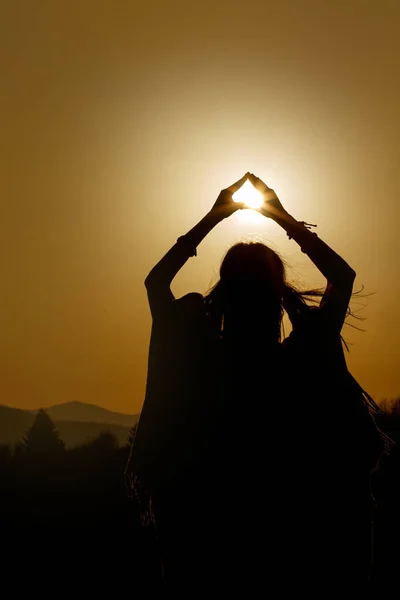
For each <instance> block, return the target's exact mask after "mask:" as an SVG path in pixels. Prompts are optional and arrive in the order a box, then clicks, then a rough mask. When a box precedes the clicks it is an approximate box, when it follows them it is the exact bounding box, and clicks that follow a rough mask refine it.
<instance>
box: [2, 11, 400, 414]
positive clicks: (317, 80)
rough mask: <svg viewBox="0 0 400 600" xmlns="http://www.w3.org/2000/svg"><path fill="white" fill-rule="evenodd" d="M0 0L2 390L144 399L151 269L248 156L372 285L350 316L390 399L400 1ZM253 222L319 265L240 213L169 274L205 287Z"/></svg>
mask: <svg viewBox="0 0 400 600" xmlns="http://www.w3.org/2000/svg"><path fill="white" fill-rule="evenodd" d="M7 4H8V5H7V6H3V8H2V19H1V24H0V37H1V40H2V52H1V57H0V61H1V73H2V77H1V80H2V81H1V107H0V114H1V119H2V121H3V122H2V124H1V131H2V133H1V166H2V171H3V173H2V178H1V181H2V194H1V208H0V214H1V220H0V227H1V235H0V247H1V253H0V258H1V274H2V282H3V293H2V294H1V298H0V303H1V311H0V319H1V320H0V327H1V341H0V386H1V397H0V403H3V404H8V405H10V406H16V407H22V408H36V407H38V406H44V407H45V406H48V405H51V404H56V403H59V402H66V401H69V400H80V401H83V402H92V403H96V404H99V405H101V406H104V407H105V408H109V409H111V410H116V411H122V412H138V411H139V410H140V408H141V405H142V402H143V394H144V387H145V378H146V361H147V350H148V341H149V333H150V315H149V311H148V308H147V300H146V295H145V289H144V286H143V280H144V278H145V275H146V274H147V272H148V271H149V270H150V268H151V267H152V266H153V264H154V263H155V262H156V261H157V260H158V259H159V258H160V257H161V255H162V254H163V253H164V252H165V251H166V250H167V249H168V247H169V246H170V245H172V243H173V242H174V241H175V239H176V238H177V237H178V236H179V235H181V234H183V233H185V232H186V231H187V230H188V229H190V228H191V227H192V226H193V225H194V224H195V222H197V221H198V220H199V219H200V218H201V217H202V216H203V215H204V214H205V213H206V212H207V211H208V210H209V208H210V207H211V205H212V203H213V202H214V200H215V198H216V196H217V194H218V192H219V190H220V189H221V188H222V187H225V186H227V185H229V184H230V183H232V181H234V180H236V179H238V178H239V177H240V176H241V175H242V174H243V173H244V172H245V171H247V170H250V171H253V172H255V173H256V174H258V175H259V176H260V177H262V178H264V179H265V180H266V181H267V182H268V183H269V185H270V186H271V187H274V188H275V189H276V190H277V192H278V194H279V195H280V197H281V200H282V202H283V204H284V206H285V207H286V208H287V209H288V210H289V211H290V212H291V213H292V214H293V215H294V216H295V217H296V218H298V219H299V220H307V221H309V222H312V223H314V222H315V223H317V224H318V229H317V232H318V234H319V235H320V236H321V237H322V238H323V239H324V240H325V241H326V242H327V243H328V244H330V245H331V246H332V247H333V248H334V249H335V250H336V251H337V252H339V253H340V254H341V255H342V256H343V257H344V258H345V259H346V260H347V261H348V262H349V263H350V265H351V266H352V267H353V268H354V269H355V270H356V271H357V280H356V288H359V287H360V286H361V285H362V284H363V285H364V286H365V291H366V292H375V295H374V296H372V297H371V298H369V299H368V300H367V301H366V308H365V309H364V310H363V312H362V315H363V316H364V317H366V318H367V320H366V321H365V323H364V325H363V326H364V327H365V329H366V331H365V332H357V331H352V330H351V328H349V327H345V328H344V330H343V334H344V336H345V338H346V339H347V340H348V341H350V342H352V343H353V345H352V347H351V353H350V355H349V356H348V364H349V366H350V368H351V371H352V372H353V374H354V375H355V376H356V378H357V379H358V380H359V382H360V383H361V384H362V385H363V386H364V387H365V388H366V389H367V390H368V391H369V392H370V393H371V394H372V395H373V396H374V397H375V398H376V399H377V400H380V399H382V398H383V397H385V396H387V397H393V396H396V395H400V364H399V351H398V330H399V328H400V308H399V307H400V301H399V298H400V286H399V278H398V266H397V264H398V260H399V255H400V241H399V238H400V233H399V227H398V226H399V212H400V209H399V204H400V198H399V193H398V187H399V186H398V175H397V169H398V164H399V162H400V118H399V106H400V4H399V3H398V2H397V0H393V1H387V0H381V1H380V2H379V3H372V2H366V1H365V0H362V1H354V0H347V1H342V0H335V2H331V3H325V2H321V1H320V0H313V1H309V0H302V1H301V2H297V0H292V1H291V2H288V1H285V0H281V1H280V2H276V3H269V2H267V1H261V0H259V1H258V2H252V0H249V1H248V2H245V3H244V2H236V1H235V0H222V1H220V2H218V0H216V1H213V2H211V1H209V0H202V2H201V3H198V5H197V6H195V5H194V4H193V3H191V2H188V1H187V0H185V1H183V0H179V1H177V2H174V1H173V0H172V1H170V2H168V3H167V2H164V1H160V0H159V1H158V2H147V3H140V5H139V3H138V2H135V1H133V2H132V1H131V2H129V1H124V2H123V1H122V0H109V1H99V0H79V1H77V0H68V1H67V0H65V1H64V0H60V1H58V2H51V1H50V0H47V1H46V0H37V1H36V2H30V1H28V0H25V1H21V0H14V1H13V2H8V3H7ZM254 235H256V236H261V237H262V239H264V240H265V241H268V242H269V243H271V244H273V247H274V248H275V249H277V250H278V251H280V252H281V254H282V255H283V257H284V258H285V259H286V260H287V261H288V262H289V264H290V265H291V267H292V268H291V270H290V272H291V274H292V277H293V278H294V279H295V280H296V281H297V282H300V283H304V284H305V285H307V286H309V285H311V284H314V285H315V284H322V283H323V280H322V279H321V278H320V277H319V275H318V273H317V271H316V269H315V267H313V266H312V265H311V263H310V262H309V261H308V259H307V258H306V257H305V256H304V255H302V254H301V252H299V251H298V249H297V247H296V244H295V243H294V242H293V241H289V240H287V238H286V236H285V234H284V232H282V231H280V230H279V228H278V227H277V226H276V225H275V224H274V223H272V222H270V221H266V220H264V221H261V222H256V223H253V222H248V221H247V220H246V219H243V218H242V219H239V217H237V216H234V217H233V218H231V219H230V220H229V221H225V222H224V223H222V224H221V225H219V227H217V228H216V229H215V230H214V231H213V232H212V233H211V234H210V236H208V237H207V238H206V240H205V241H204V242H203V244H202V245H201V246H200V248H199V250H198V256H197V258H195V259H191V260H190V261H189V263H188V264H187V265H186V266H185V267H184V269H183V271H182V273H181V274H180V275H179V276H178V278H177V279H176V282H175V283H174V286H173V290H174V292H176V294H177V295H181V294H183V293H186V292H188V291H193V290H195V291H200V292H204V291H205V290H206V289H207V288H208V287H209V286H210V285H211V284H212V283H213V281H215V279H214V278H215V273H216V272H217V269H218V265H219V261H220V258H221V256H222V254H223V252H224V251H225V250H226V249H227V247H228V246H229V245H230V244H231V243H233V242H235V241H237V240H239V239H242V238H243V237H248V236H254ZM355 307H357V305H355Z"/></svg>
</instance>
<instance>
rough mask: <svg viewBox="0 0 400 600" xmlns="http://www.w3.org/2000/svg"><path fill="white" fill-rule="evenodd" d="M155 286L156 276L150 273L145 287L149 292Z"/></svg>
mask: <svg viewBox="0 0 400 600" xmlns="http://www.w3.org/2000/svg"><path fill="white" fill-rule="evenodd" d="M153 284H154V275H153V274H152V272H151V271H150V273H149V274H148V275H147V277H146V279H145V280H144V287H145V288H146V290H148V289H150V288H151V287H152V286H153Z"/></svg>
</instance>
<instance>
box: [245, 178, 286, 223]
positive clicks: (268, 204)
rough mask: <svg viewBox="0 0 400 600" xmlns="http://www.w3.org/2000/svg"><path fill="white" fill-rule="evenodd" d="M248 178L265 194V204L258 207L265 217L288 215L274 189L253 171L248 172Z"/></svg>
mask: <svg viewBox="0 0 400 600" xmlns="http://www.w3.org/2000/svg"><path fill="white" fill-rule="evenodd" d="M247 179H249V181H250V182H251V183H252V184H253V185H254V187H255V188H256V190H257V191H258V192H260V193H261V194H262V196H263V200H264V202H263V205H262V206H261V207H260V208H258V209H256V210H258V212H260V213H262V214H263V215H264V216H265V217H269V218H270V219H275V218H279V217H282V216H283V215H287V212H286V210H285V209H284V208H283V206H282V204H281V202H280V200H279V198H278V196H277V195H276V194H275V192H274V190H273V189H271V188H269V187H268V186H267V184H266V183H264V182H263V181H262V180H261V179H260V178H259V177H256V176H255V175H253V173H248V174H247Z"/></svg>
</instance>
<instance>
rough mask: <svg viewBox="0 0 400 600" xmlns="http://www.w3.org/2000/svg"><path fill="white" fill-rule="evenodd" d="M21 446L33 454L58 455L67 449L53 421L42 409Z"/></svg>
mask: <svg viewBox="0 0 400 600" xmlns="http://www.w3.org/2000/svg"><path fill="white" fill-rule="evenodd" d="M21 446H22V448H23V450H24V451H25V452H28V453H32V454H33V453H34V454H54V453H57V454H58V453H60V452H62V451H63V450H64V449H65V444H64V442H63V441H62V440H61V439H60V436H59V433H58V431H57V429H56V428H55V426H54V423H53V421H52V420H51V419H50V417H49V415H48V414H47V413H46V412H45V411H44V410H43V409H42V408H41V409H40V410H39V411H38V413H37V415H36V418H35V420H34V422H33V424H32V427H31V428H30V429H28V431H27V433H26V435H25V437H24V438H23V440H22V442H21Z"/></svg>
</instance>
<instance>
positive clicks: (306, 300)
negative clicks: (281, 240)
mask: <svg viewBox="0 0 400 600" xmlns="http://www.w3.org/2000/svg"><path fill="white" fill-rule="evenodd" d="M362 290H363V288H362V289H361V291H362ZM324 293H325V290H323V289H310V290H299V289H297V288H296V287H295V286H294V285H292V284H289V283H288V282H287V280H286V269H285V264H284V262H283V260H282V258H281V257H280V256H279V254H277V253H276V252H275V251H274V250H272V249H271V248H269V247H268V246H267V245H266V244H263V243H261V242H239V243H237V244H235V245H234V246H232V247H231V248H230V249H229V250H228V251H227V253H226V254H225V256H224V258H223V260H222V263H221V267H220V279H219V281H218V282H217V283H216V284H215V285H214V286H213V287H212V288H211V290H210V291H209V292H208V294H206V296H205V298H204V301H205V305H206V314H207V317H208V319H209V323H210V325H211V327H212V329H213V331H214V332H219V333H223V328H224V318H225V316H226V313H227V312H228V311H229V309H230V308H231V307H232V306H233V307H234V308H236V309H237V311H238V314H239V316H240V314H243V315H246V310H241V308H242V307H243V303H244V305H245V303H246V300H250V304H248V306H247V307H246V306H245V309H246V308H247V309H250V310H251V308H253V314H254V300H255V299H257V301H259V302H262V303H263V310H264V312H263V319H262V320H263V321H266V322H267V323H269V327H267V328H266V329H267V331H269V333H270V334H271V335H272V336H273V338H274V341H281V339H282V319H283V315H284V312H285V311H286V313H287V315H288V317H289V319H290V322H291V323H292V326H296V323H297V322H298V321H301V319H302V317H303V316H304V315H305V314H306V313H307V311H309V310H310V309H311V308H312V306H313V305H315V304H317V303H318V299H319V298H322V296H323V295H324ZM355 294H356V295H357V294H359V292H354V293H353V295H355ZM260 295H261V296H262V297H261V298H260ZM348 316H351V317H353V318H355V319H359V320H363V319H362V317H360V316H359V315H357V314H355V313H353V312H352V311H351V309H350V306H348V307H347V314H346V318H347V317H348ZM244 318H245V317H244ZM348 324H349V325H350V326H351V327H354V328H356V329H360V328H359V327H356V326H355V325H353V324H351V323H348ZM340 339H341V341H342V344H343V346H344V347H345V348H346V350H347V351H348V350H349V348H348V345H347V343H346V341H345V340H344V339H343V337H342V336H340ZM349 378H350V379H349V381H350V384H349V385H351V386H352V387H353V388H354V390H355V393H356V394H358V397H359V399H360V400H361V403H362V404H363V405H364V406H365V407H366V408H367V409H368V413H369V417H372V418H373V421H374V428H376V430H377V431H378V432H379V435H380V438H381V441H382V443H383V446H384V448H385V453H388V452H389V450H390V447H391V445H393V442H392V440H391V439H390V438H389V437H388V436H386V434H384V433H383V432H382V431H381V430H380V429H379V428H378V427H377V426H376V423H375V420H374V415H377V414H379V413H382V412H383V411H382V410H381V409H380V408H379V406H378V405H377V404H376V403H375V401H374V400H373V398H372V397H371V396H370V395H369V394H368V393H367V392H366V391H365V390H364V389H363V388H362V387H361V386H360V385H359V384H358V383H357V381H356V380H355V379H354V378H353V377H352V376H351V374H349Z"/></svg>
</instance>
